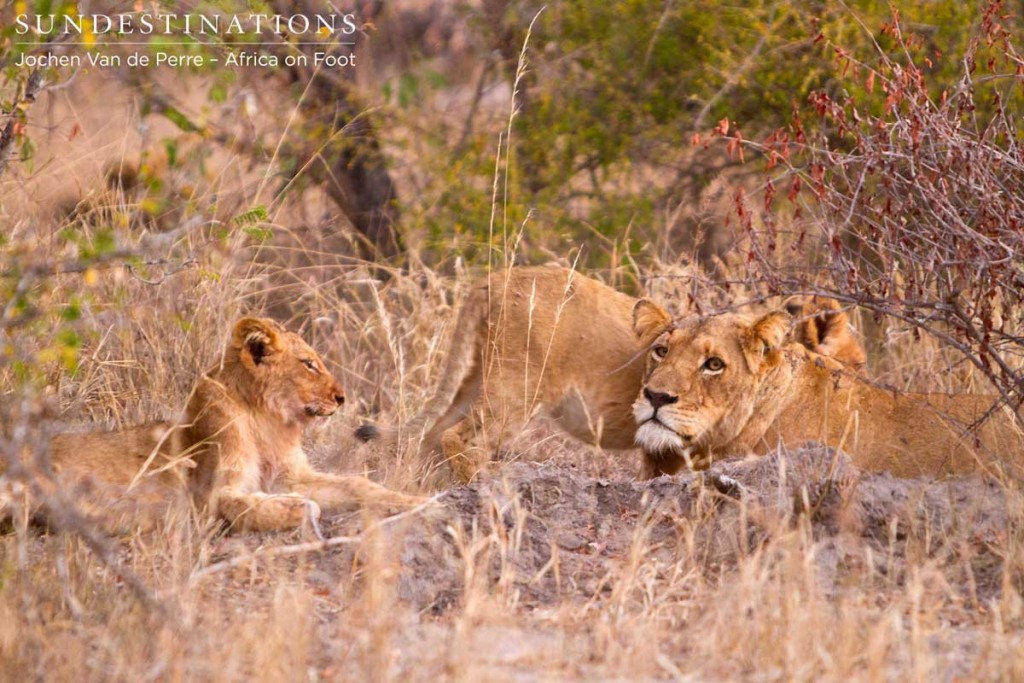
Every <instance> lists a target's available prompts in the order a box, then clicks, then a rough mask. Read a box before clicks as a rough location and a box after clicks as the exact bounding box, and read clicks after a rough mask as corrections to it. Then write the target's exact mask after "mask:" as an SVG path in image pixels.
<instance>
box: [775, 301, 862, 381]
mask: <svg viewBox="0 0 1024 683" xmlns="http://www.w3.org/2000/svg"><path fill="white" fill-rule="evenodd" d="M785 308H786V311H787V312H788V313H789V314H790V315H791V316H793V319H794V321H795V322H794V325H793V341H795V342H797V343H799V344H803V345H804V346H805V347H806V348H807V349H809V350H811V351H813V352H815V353H817V354H821V355H822V356H828V357H830V358H832V359H834V360H837V361H839V362H840V363H842V364H843V365H845V366H846V367H848V368H850V369H851V370H853V371H854V372H857V373H860V374H862V375H866V374H867V360H868V356H867V353H865V352H864V347H863V346H862V345H861V343H860V341H859V340H858V339H857V337H856V334H855V332H854V330H853V326H852V325H851V324H850V320H849V318H848V317H847V315H846V312H845V311H844V310H843V309H842V307H841V306H840V305H839V302H838V301H836V300H835V299H830V298H828V297H822V296H794V297H791V298H789V299H788V300H787V301H786V303H785Z"/></svg>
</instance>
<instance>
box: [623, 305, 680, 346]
mask: <svg viewBox="0 0 1024 683" xmlns="http://www.w3.org/2000/svg"><path fill="white" fill-rule="evenodd" d="M671 325H672V316H670V315H669V314H668V312H667V311H666V310H665V309H664V308H662V307H661V306H659V305H658V304H656V303H654V302H653V301H650V300H648V299H640V300H639V301H637V302H636V305H635V306H633V331H634V332H636V336H637V337H639V338H640V339H645V340H650V341H654V339H655V338H656V337H657V336H658V335H659V334H661V333H662V332H664V331H665V330H667V329H668V328H669V327H671Z"/></svg>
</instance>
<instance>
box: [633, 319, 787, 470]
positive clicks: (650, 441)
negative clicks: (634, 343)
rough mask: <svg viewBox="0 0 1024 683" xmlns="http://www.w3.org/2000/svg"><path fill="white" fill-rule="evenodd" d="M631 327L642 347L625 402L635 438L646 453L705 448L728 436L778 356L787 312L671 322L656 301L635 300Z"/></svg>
mask: <svg viewBox="0 0 1024 683" xmlns="http://www.w3.org/2000/svg"><path fill="white" fill-rule="evenodd" d="M633 322H634V325H633V327H634V330H635V332H636V334H637V336H638V337H639V338H640V340H641V343H642V344H644V345H645V346H646V347H647V348H648V349H649V352H648V359H647V368H646V371H645V375H644V382H643V388H642V389H641V391H640V395H639V396H638V397H637V399H636V401H635V402H634V403H633V415H634V417H635V418H636V423H637V433H636V443H637V445H638V446H640V447H641V448H643V449H644V452H645V453H646V454H648V455H649V456H654V457H663V456H678V457H683V458H686V459H689V458H690V454H691V453H698V454H706V453H707V452H708V451H709V449H711V448H713V447H714V446H715V445H718V444H724V443H728V442H729V441H731V440H732V439H733V438H735V437H736V436H737V435H738V434H739V433H740V431H741V430H742V429H743V427H744V426H745V425H746V423H747V421H748V420H749V419H750V416H751V415H752V413H753V411H754V407H755V401H756V397H757V395H758V390H759V389H760V387H761V385H762V384H763V383H764V381H765V379H766V378H767V377H768V376H769V375H770V373H771V371H772V370H773V369H774V368H776V367H778V366H779V365H780V363H781V362H782V353H781V351H780V349H781V347H782V345H783V343H784V342H785V341H786V336H787V333H788V332H789V327H790V322H791V319H790V317H789V315H788V314H786V313H785V312H781V311H780V312H772V313H769V314H767V315H764V316H762V317H760V318H757V319H753V320H752V319H750V318H747V317H744V316H741V315H737V314H725V315H719V316H715V317H712V318H703V319H701V318H696V317H695V318H691V319H689V320H686V321H684V322H681V323H679V324H676V325H673V324H672V320H671V317H670V316H669V315H668V313H666V312H665V311H664V310H662V309H661V308H660V307H659V306H657V305H656V304H653V303H651V302H650V301H646V300H641V301H640V302H638V303H637V305H636V308H635V309H634V314H633Z"/></svg>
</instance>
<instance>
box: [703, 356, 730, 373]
mask: <svg viewBox="0 0 1024 683" xmlns="http://www.w3.org/2000/svg"><path fill="white" fill-rule="evenodd" d="M703 369H704V370H707V371H708V372H721V371H722V370H724V369H725V362H724V361H723V360H722V359H721V358H719V357H718V356H711V358H708V359H707V360H706V361H704V367H703Z"/></svg>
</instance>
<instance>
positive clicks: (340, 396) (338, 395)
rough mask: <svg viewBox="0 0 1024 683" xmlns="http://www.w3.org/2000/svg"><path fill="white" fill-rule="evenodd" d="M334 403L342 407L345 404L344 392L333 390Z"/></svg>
mask: <svg viewBox="0 0 1024 683" xmlns="http://www.w3.org/2000/svg"><path fill="white" fill-rule="evenodd" d="M334 402H335V403H337V404H338V405H339V406H340V405H344V403H345V392H344V391H342V390H341V389H335V390H334Z"/></svg>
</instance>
